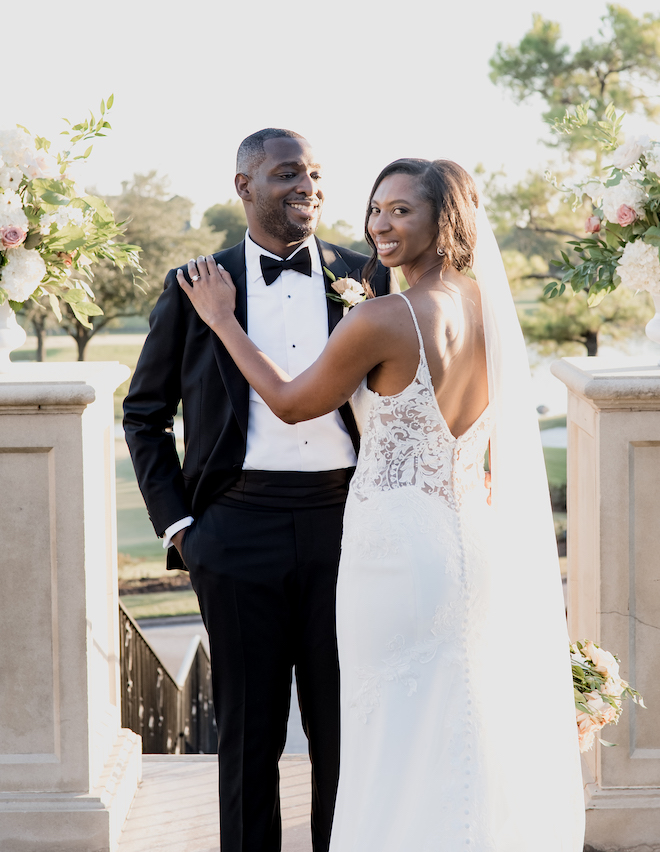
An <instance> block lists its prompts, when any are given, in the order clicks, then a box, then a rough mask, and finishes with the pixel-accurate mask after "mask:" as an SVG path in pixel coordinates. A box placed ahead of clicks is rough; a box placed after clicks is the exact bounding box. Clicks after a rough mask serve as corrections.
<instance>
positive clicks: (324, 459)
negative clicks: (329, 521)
mask: <svg viewBox="0 0 660 852" xmlns="http://www.w3.org/2000/svg"><path fill="white" fill-rule="evenodd" d="M303 246H307V248H308V249H309V253H310V256H311V259H312V276H311V278H309V277H308V276H306V275H303V273H302V272H297V271H295V270H293V269H285V270H283V272H282V273H281V274H280V275H279V277H278V278H276V279H275V281H273V283H272V284H270V285H268V286H267V285H266V283H265V282H264V279H263V275H262V273H261V264H260V261H259V258H260V256H261V255H262V254H263V255H267V256H269V257H274V258H277V259H278V260H280V259H281V258H278V256H277V255H275V254H272V253H271V252H269V251H266V249H262V248H261V246H258V245H257V244H256V243H255V242H254V241H253V240H252V239H251V238H250V235H249V232H248V233H246V235H245V269H246V288H247V334H248V337H249V338H250V340H252V341H253V342H254V343H255V344H256V345H257V346H258V347H259V349H260V350H261V351H262V352H264V353H265V354H266V355H268V357H269V358H271V359H272V360H273V361H274V362H275V363H276V364H277V365H278V366H279V367H281V368H282V369H283V370H285V371H286V372H287V373H288V374H289V375H290V376H292V377H294V378H295V376H298V375H300V373H302V372H303V371H304V370H306V369H307V367H309V366H310V364H312V363H313V362H314V361H315V360H316V359H317V358H318V357H319V355H320V354H321V352H322V351H323V348H324V346H325V344H326V343H327V341H328V306H327V296H326V292H325V284H324V278H323V267H322V265H321V257H320V255H319V250H318V246H317V244H316V240H315V239H314V237H313V236H312V237H309V238H308V239H306V240H305V242H304V243H302V245H301V246H299V247H298V248H297V249H296V251H295V252H293V254H292V255H290V257H293V255H294V254H296V253H297V252H298V251H300V249H301V248H303ZM286 259H287V260H288V259H289V258H286ZM355 462H356V456H355V450H354V448H353V442H352V441H351V438H350V435H349V434H348V431H347V429H346V426H345V425H344V421H343V420H342V418H341V415H340V414H339V412H338V411H332V412H330V414H324V415H323V416H322V417H317V418H316V419H314V420H307V421H305V422H303V423H296V424H293V425H291V424H288V423H284V422H283V421H282V420H280V419H279V418H278V417H276V416H275V415H274V414H273V412H272V411H271V410H270V408H268V406H267V405H266V403H265V402H264V401H263V399H262V398H261V397H260V396H259V394H258V393H257V392H256V391H255V390H253V389H252V388H250V396H249V407H248V433H247V448H246V453H245V461H244V463H243V469H244V470H292V471H317V470H338V469H339V468H346V467H352V466H353V465H355ZM192 522H193V518H192V517H187V518H182V519H181V520H179V521H177V522H176V523H174V524H172V525H171V526H169V527H168V528H167V530H166V531H165V536H164V540H163V547H165V548H167V547H169V546H170V544H171V539H172V536H173V535H174V534H175V533H177V532H178V531H179V530H182V529H184V528H185V527H187V526H189V525H190V524H191V523H192Z"/></svg>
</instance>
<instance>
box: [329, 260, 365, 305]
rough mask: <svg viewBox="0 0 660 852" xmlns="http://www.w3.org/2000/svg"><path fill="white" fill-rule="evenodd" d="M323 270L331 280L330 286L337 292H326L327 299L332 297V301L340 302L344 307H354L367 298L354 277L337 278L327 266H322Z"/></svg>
mask: <svg viewBox="0 0 660 852" xmlns="http://www.w3.org/2000/svg"><path fill="white" fill-rule="evenodd" d="M323 271H324V272H325V274H326V275H327V276H328V278H329V279H330V281H331V282H332V283H331V284H330V286H331V287H332V289H333V290H334V291H335V293H337V295H335V293H326V296H327V297H328V299H332V301H333V302H340V303H341V304H342V305H343V306H344V307H345V308H354V307H355V306H356V305H359V304H360V302H364V300H365V299H366V298H367V294H366V293H365V291H364V287H363V286H362V284H360V282H359V281H356V280H355V279H354V278H337V276H336V275H333V274H332V272H330V270H329V269H328V267H327V266H324V267H323Z"/></svg>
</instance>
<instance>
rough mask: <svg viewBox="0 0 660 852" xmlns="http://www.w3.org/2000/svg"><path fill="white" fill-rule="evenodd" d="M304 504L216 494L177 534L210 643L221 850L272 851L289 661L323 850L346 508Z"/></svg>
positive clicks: (332, 772)
mask: <svg viewBox="0 0 660 852" xmlns="http://www.w3.org/2000/svg"><path fill="white" fill-rule="evenodd" d="M344 491H345V489H344ZM340 499H341V497H340ZM298 502H300V501H298ZM310 502H311V503H312V505H311V506H308V507H304V508H303V507H297V508H296V507H292V508H276V507H275V506H273V505H270V506H263V505H254V504H251V503H249V502H248V503H242V502H238V501H237V500H235V499H231V497H227V496H225V497H220V498H219V499H218V501H217V502H215V503H213V504H212V505H210V506H209V507H208V508H207V509H206V511H205V512H204V513H203V514H202V516H201V517H200V518H198V519H197V520H196V521H195V523H194V524H193V525H192V526H191V527H190V528H189V529H188V531H187V532H186V535H185V536H184V539H183V546H182V550H183V557H184V560H185V562H186V565H187V567H188V568H189V571H190V577H191V581H192V584H193V588H194V589H195V592H196V593H197V597H198V599H199V604H200V609H201V612H202V617H203V619H204V624H205V626H206V629H207V631H208V634H209V640H210V648H211V666H212V674H213V700H214V702H215V712H216V720H217V726H218V737H219V745H218V752H219V765H220V837H221V847H222V852H279V850H280V848H281V834H282V831H281V819H280V803H279V772H278V760H279V758H280V757H281V755H282V752H283V750H284V744H285V739H286V726H287V719H288V714H289V702H290V693H291V673H292V667H293V666H295V667H296V681H297V686H298V696H299V701H300V709H301V715H302V721H303V727H304V730H305V733H306V735H307V738H308V740H309V753H310V758H311V762H312V814H311V821H312V823H311V824H312V843H313V849H314V852H326V850H327V849H328V845H329V841H330V828H331V824H332V816H333V811H334V803H335V796H336V791H337V781H338V774H339V670H338V661H337V642H336V632H335V589H336V582H337V566H338V562H339V550H340V541H341V527H342V516H343V510H344V504H343V500H342V502H340V503H337V502H336V500H335V503H334V505H314V504H313V503H314V501H313V500H312V501H310ZM284 504H285V505H286V500H285V501H284Z"/></svg>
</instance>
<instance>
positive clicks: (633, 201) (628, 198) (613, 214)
mask: <svg viewBox="0 0 660 852" xmlns="http://www.w3.org/2000/svg"><path fill="white" fill-rule="evenodd" d="M645 200H646V193H645V192H644V188H643V187H641V186H640V185H639V184H638V183H636V182H635V181H632V180H629V179H628V178H624V179H623V180H622V181H621V182H620V183H618V184H617V185H616V186H607V187H605V190H604V192H603V215H604V216H605V218H606V219H607V221H608V222H612V223H613V224H615V225H616V224H617V223H618V217H617V213H618V210H619V208H620V207H621V205H622V204H625V205H626V206H627V207H630V208H631V209H633V210H634V211H635V213H636V214H637V216H639V217H642V216H644V201H645Z"/></svg>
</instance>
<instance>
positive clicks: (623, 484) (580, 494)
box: [552, 357, 660, 852]
mask: <svg viewBox="0 0 660 852" xmlns="http://www.w3.org/2000/svg"><path fill="white" fill-rule="evenodd" d="M552 372H553V373H554V374H555V376H557V377H558V378H559V379H561V380H562V381H563V382H564V384H565V385H566V386H567V387H568V391H569V394H568V612H569V631H570V635H571V639H572V640H576V639H583V638H589V639H593V640H594V641H595V642H597V643H598V644H600V645H602V646H603V647H604V648H607V650H609V651H612V652H613V653H615V654H617V656H619V657H620V659H621V664H622V665H621V670H622V675H623V677H624V678H625V679H626V680H628V681H629V682H630V683H631V684H632V685H633V686H634V687H635V688H636V689H638V690H639V691H640V692H641V693H642V695H643V696H644V700H645V702H646V704H647V706H648V709H646V710H645V709H643V708H638V707H636V706H635V705H634V704H632V702H626V707H625V709H624V713H623V716H622V717H621V721H620V722H619V724H618V726H616V727H615V726H613V725H610V726H608V727H606V728H605V729H604V731H603V738H604V739H605V740H607V741H609V742H614V743H616V748H605V747H603V746H601V745H599V744H597V745H596V746H595V747H594V750H593V751H592V752H590V753H588V754H587V755H586V756H585V757H586V760H585V764H586V771H585V775H586V777H585V792H586V804H587V847H586V848H587V849H591V850H599V852H600V850H607V852H610V850H612V852H614V850H617V852H619V850H627V852H633V850H634V852H660V367H658V364H657V363H656V362H655V361H654V360H653V359H651V358H646V359H643V358H641V359H640V358H624V357H616V358H565V359H563V360H562V361H558V362H556V363H555V364H554V365H553V367H552Z"/></svg>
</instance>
